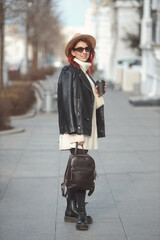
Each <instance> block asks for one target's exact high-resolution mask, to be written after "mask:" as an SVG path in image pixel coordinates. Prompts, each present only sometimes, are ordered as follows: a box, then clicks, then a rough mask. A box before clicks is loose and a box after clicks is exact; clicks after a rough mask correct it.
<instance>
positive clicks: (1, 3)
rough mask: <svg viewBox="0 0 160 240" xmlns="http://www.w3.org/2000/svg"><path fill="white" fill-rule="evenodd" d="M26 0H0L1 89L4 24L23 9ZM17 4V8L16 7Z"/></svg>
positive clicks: (1, 83) (0, 82)
mask: <svg viewBox="0 0 160 240" xmlns="http://www.w3.org/2000/svg"><path fill="white" fill-rule="evenodd" d="M23 3H24V0H22V1H19V0H0V91H1V90H2V89H3V66H4V26H5V21H6V19H9V18H13V17H15V16H16V14H15V12H17V11H19V9H22V8H21V7H22V5H23ZM14 6H16V8H14Z"/></svg>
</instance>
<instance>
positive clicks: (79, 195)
mask: <svg viewBox="0 0 160 240" xmlns="http://www.w3.org/2000/svg"><path fill="white" fill-rule="evenodd" d="M70 152H71V154H72V153H74V152H75V148H71V149H70ZM87 152H88V150H84V153H87ZM77 153H83V149H77ZM85 197H86V190H69V191H68V198H69V199H71V200H75V199H76V201H77V202H79V203H80V202H85Z"/></svg>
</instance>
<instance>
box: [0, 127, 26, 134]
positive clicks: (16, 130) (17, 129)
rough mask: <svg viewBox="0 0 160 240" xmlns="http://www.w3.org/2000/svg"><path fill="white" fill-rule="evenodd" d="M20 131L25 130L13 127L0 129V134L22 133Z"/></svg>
mask: <svg viewBox="0 0 160 240" xmlns="http://www.w3.org/2000/svg"><path fill="white" fill-rule="evenodd" d="M22 132H25V129H24V128H13V129H9V130H4V131H0V135H8V134H14V133H22Z"/></svg>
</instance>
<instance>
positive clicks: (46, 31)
mask: <svg viewBox="0 0 160 240" xmlns="http://www.w3.org/2000/svg"><path fill="white" fill-rule="evenodd" d="M56 2H57V0H0V89H2V88H3V64H4V25H5V21H6V20H7V19H13V18H14V19H15V22H16V23H17V24H21V25H23V26H24V25H26V29H25V30H26V31H27V40H28V42H29V43H30V44H31V45H32V49H33V57H32V69H33V70H37V68H38V52H39V51H41V52H43V54H44V56H46V58H47V55H48V54H54V46H55V44H56V43H57V42H59V41H60V40H61V39H62V38H61V34H60V23H59V22H60V21H59V17H58V14H57V12H56ZM27 62H28V61H27Z"/></svg>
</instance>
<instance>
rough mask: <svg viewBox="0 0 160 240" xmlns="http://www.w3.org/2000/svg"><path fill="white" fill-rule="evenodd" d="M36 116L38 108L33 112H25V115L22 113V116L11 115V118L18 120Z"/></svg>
mask: <svg viewBox="0 0 160 240" xmlns="http://www.w3.org/2000/svg"><path fill="white" fill-rule="evenodd" d="M35 116H36V110H34V111H33V112H30V113H27V114H24V115H20V116H11V117H10V119H11V120H18V119H25V118H32V117H35Z"/></svg>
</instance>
